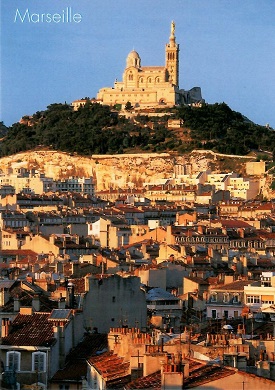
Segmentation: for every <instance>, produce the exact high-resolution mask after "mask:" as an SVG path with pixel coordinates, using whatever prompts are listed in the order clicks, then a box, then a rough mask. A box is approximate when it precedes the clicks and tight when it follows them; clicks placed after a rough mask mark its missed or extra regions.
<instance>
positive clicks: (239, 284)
mask: <svg viewBox="0 0 275 390" xmlns="http://www.w3.org/2000/svg"><path fill="white" fill-rule="evenodd" d="M251 282H252V281H251V280H250V281H249V280H236V281H235V282H232V283H228V284H224V285H223V286H218V287H215V290H227V291H229V290H231V291H243V289H244V286H248V285H249V284H251Z"/></svg>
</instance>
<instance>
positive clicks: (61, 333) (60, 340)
mask: <svg viewBox="0 0 275 390" xmlns="http://www.w3.org/2000/svg"><path fill="white" fill-rule="evenodd" d="M53 331H54V337H55V338H56V340H57V345H58V346H59V351H58V352H59V362H58V363H59V364H58V368H59V369H62V368H64V366H65V358H66V353H65V327H64V326H62V325H57V326H54V328H53Z"/></svg>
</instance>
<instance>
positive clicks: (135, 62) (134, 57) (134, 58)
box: [126, 50, 140, 68]
mask: <svg viewBox="0 0 275 390" xmlns="http://www.w3.org/2000/svg"><path fill="white" fill-rule="evenodd" d="M130 66H134V67H135V68H140V56H139V54H138V52H136V51H135V50H132V51H130V53H129V54H128V57H127V59H126V67H127V68H129V67H130Z"/></svg>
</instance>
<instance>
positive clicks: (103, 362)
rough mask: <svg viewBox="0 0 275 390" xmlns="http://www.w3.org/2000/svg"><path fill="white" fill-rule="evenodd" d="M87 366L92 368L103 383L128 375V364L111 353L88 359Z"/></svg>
mask: <svg viewBox="0 0 275 390" xmlns="http://www.w3.org/2000/svg"><path fill="white" fill-rule="evenodd" d="M88 362H89V364H91V365H92V366H94V367H95V368H96V370H97V371H98V372H99V373H100V374H101V376H102V377H103V378H104V379H105V381H107V382H108V381H113V380H114V379H117V378H122V377H124V376H127V375H128V374H129V369H130V362H125V361H124V358H122V357H119V356H118V355H116V354H113V353H112V352H106V353H104V354H102V355H100V356H96V357H91V358H90V359H88Z"/></svg>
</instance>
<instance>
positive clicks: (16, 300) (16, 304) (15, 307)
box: [13, 297, 20, 311]
mask: <svg viewBox="0 0 275 390" xmlns="http://www.w3.org/2000/svg"><path fill="white" fill-rule="evenodd" d="M19 310H20V301H19V298H18V297H14V299H13V311H19Z"/></svg>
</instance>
